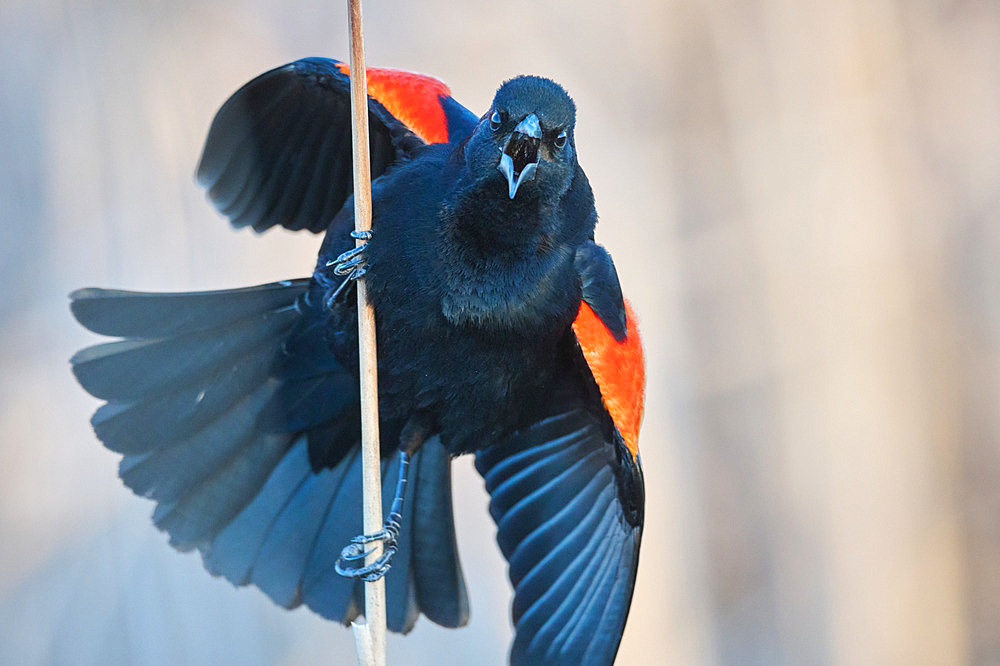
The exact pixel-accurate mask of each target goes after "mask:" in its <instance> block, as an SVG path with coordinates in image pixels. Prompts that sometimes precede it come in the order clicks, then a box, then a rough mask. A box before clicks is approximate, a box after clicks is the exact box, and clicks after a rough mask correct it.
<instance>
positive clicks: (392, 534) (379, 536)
mask: <svg viewBox="0 0 1000 666" xmlns="http://www.w3.org/2000/svg"><path fill="white" fill-rule="evenodd" d="M409 467H410V454H409V453H407V452H406V451H400V452H399V476H398V477H397V479H396V493H395V495H393V497H392V507H391V508H390V510H389V515H388V516H386V519H385V523H384V524H383V526H382V529H381V530H379V531H378V532H376V533H375V534H362V535H359V536H356V537H354V538H353V539H351V543H349V544H348V545H347V546H345V547H344V549H343V550H342V551H340V557H339V558H337V562H336V563H335V564H334V568H335V569H336V570H337V573H338V574H340V575H341V576H346V577H347V578H360V579H361V580H364V581H367V582H371V581H373V580H378V579H379V578H381V577H382V576H384V575H385V574H386V573H388V571H389V567H390V566H392V565H391V564H390V560H392V556H393V555H394V554H395V553H396V548H397V539H398V538H399V529H400V527H401V521H402V520H403V495H404V491H405V490H406V474H407V471H408V470H409ZM374 541H381V542H382V555H381V556H380V557H379V558H378V559H377V560H375V561H374V562H372V563H371V564H368V565H366V566H363V567H348V566H346V565H345V564H343V563H344V562H356V561H358V560H361V561H364V559H365V558H366V557H368V555H370V554H371V552H372V551H371V550H365V545H367V544H369V543H372V542H374Z"/></svg>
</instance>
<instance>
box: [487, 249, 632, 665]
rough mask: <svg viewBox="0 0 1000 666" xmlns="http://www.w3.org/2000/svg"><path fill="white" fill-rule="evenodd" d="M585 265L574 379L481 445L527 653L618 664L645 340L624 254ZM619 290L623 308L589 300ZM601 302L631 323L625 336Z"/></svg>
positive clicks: (573, 344)
mask: <svg viewBox="0 0 1000 666" xmlns="http://www.w3.org/2000/svg"><path fill="white" fill-rule="evenodd" d="M594 247H596V248H598V250H600V252H603V250H602V249H600V248H599V246H596V245H595V246H594ZM596 265H597V266H598V267H600V266H602V265H603V263H602V262H597V264H596ZM588 270H590V269H588ZM602 275H603V277H602ZM610 276H614V281H613V282H614V284H613V285H610V284H609V279H610ZM583 277H584V280H583V281H584V285H585V288H584V302H582V303H581V307H580V314H579V316H578V318H577V320H576V322H575V323H574V325H573V334H572V335H568V336H567V339H566V343H565V345H564V354H565V356H566V359H567V360H566V361H565V364H564V368H563V369H564V372H563V373H561V374H560V376H561V377H564V379H563V380H562V381H561V383H560V385H559V386H558V387H557V389H556V390H555V391H554V392H553V394H552V396H551V400H550V401H549V402H548V404H546V405H545V406H544V407H542V408H541V410H540V412H541V414H540V416H539V417H538V418H536V419H534V420H533V422H532V423H531V424H530V425H529V426H527V427H525V428H522V429H520V430H519V431H518V432H516V433H515V434H513V435H512V436H511V437H509V438H508V439H506V440H504V441H501V442H497V443H496V444H495V445H493V446H491V447H490V448H488V449H486V450H484V451H482V452H480V453H478V454H477V456H476V468H477V469H478V470H479V472H480V474H482V475H483V478H484V480H485V482H486V488H487V490H488V492H489V493H490V513H491V514H492V516H493V519H494V520H495V521H496V523H497V541H498V543H499V544H500V549H501V551H502V552H503V554H504V557H505V558H506V559H507V562H508V563H509V565H510V568H509V575H510V580H511V583H512V584H513V586H514V603H513V609H512V617H513V621H514V626H515V630H516V636H515V639H514V644H513V646H512V647H511V655H510V660H511V663H512V664H515V665H518V664H566V665H569V664H573V665H577V664H595V665H596V664H611V663H612V662H613V661H614V658H615V654H616V653H617V651H618V644H619V643H620V641H621V636H622V631H623V630H624V628H625V621H626V619H627V617H628V610H629V604H630V603H631V600H632V589H633V586H634V584H635V575H636V568H637V566H638V558H639V543H640V540H641V537H642V523H643V507H644V503H645V494H644V486H643V476H642V466H641V464H640V460H639V456H638V448H637V445H636V442H637V439H636V438H637V435H638V426H639V420H640V419H641V416H642V400H643V395H642V391H643V384H644V370H643V359H642V346H641V343H640V341H639V334H638V331H637V329H636V325H635V320H634V317H633V316H632V313H631V311H630V310H629V308H628V306H627V305H626V303H625V302H624V300H623V299H621V292H620V289H619V288H618V284H617V276H616V274H615V273H614V267H613V265H611V271H610V273H609V272H608V271H606V270H603V269H602V270H600V271H594V270H590V273H589V276H583ZM588 277H589V278H592V279H591V287H590V288H589V289H588V288H587V286H586V285H587V281H588ZM595 289H597V291H594V290H595ZM615 291H617V293H618V298H617V303H618V305H617V309H619V310H620V312H615V310H616V308H614V307H611V306H610V305H609V304H610V303H611V302H612V301H614V300H615V299H613V298H611V297H608V298H606V299H597V300H595V303H596V305H595V306H591V305H590V304H589V303H588V302H587V298H588V295H589V296H591V297H594V296H595V294H604V295H605V296H607V295H608V294H609V293H613V292H615ZM595 308H596V310H595ZM596 311H600V312H602V313H603V314H604V316H606V317H608V318H609V320H610V321H612V322H617V321H620V322H621V323H622V324H623V329H624V331H623V332H622V335H621V336H620V339H619V337H616V335H615V333H614V332H613V330H614V329H613V326H614V323H612V325H611V326H610V327H609V326H608V325H607V324H605V323H604V321H602V318H601V317H600V316H598V315H597V314H595V312H596ZM619 315H620V316H619Z"/></svg>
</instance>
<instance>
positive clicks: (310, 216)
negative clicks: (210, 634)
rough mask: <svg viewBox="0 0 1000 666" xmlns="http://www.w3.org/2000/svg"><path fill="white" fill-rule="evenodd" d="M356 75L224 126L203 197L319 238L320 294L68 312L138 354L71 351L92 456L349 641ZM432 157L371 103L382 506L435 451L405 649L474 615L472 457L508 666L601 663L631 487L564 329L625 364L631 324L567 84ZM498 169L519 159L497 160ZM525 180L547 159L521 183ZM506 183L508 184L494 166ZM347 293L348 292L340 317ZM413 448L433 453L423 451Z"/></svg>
mask: <svg viewBox="0 0 1000 666" xmlns="http://www.w3.org/2000/svg"><path fill="white" fill-rule="evenodd" d="M347 90H348V88H347V77H346V75H345V74H344V73H343V72H342V71H341V69H340V68H339V67H337V63H335V61H329V60H324V59H318V58H311V59H307V60H303V61H298V62H296V63H292V64H290V65H286V66H284V67H281V68H278V69H276V70H273V71H271V72H268V73H266V74H263V75H262V76H260V77H258V78H257V79H255V80H254V81H251V82H250V83H248V84H247V85H245V86H244V87H243V88H241V89H240V90H239V91H238V92H237V93H235V94H234V95H233V96H232V97H231V98H230V99H229V101H227V102H226V103H225V105H223V107H222V108H221V109H220V111H219V113H218V115H217V116H216V118H215V120H214V122H213V123H212V127H211V130H210V132H209V136H208V139H207V142H206V147H205V151H204V155H203V157H202V160H201V164H200V166H199V169H198V178H199V181H200V182H201V183H202V184H203V185H204V186H205V187H206V188H207V189H208V195H209V198H210V199H211V201H212V202H213V203H214V204H215V205H216V206H217V207H218V209H219V210H220V211H221V212H222V213H223V214H225V215H226V216H227V217H229V218H230V220H231V221H232V223H233V224H234V225H235V226H238V227H240V226H250V227H252V228H254V229H255V230H258V231H261V230H264V229H267V228H269V227H272V226H276V225H281V226H285V227H287V228H289V229H309V230H311V231H314V232H318V231H324V230H325V231H326V237H325V240H324V241H323V244H322V247H321V249H320V253H319V258H318V260H317V264H316V269H315V271H314V274H313V276H312V278H308V279H301V280H292V281H285V282H281V283H276V284H271V285H262V286H259V287H252V288H249V289H239V290H230V291H223V292H204V293H193V294H137V293H129V292H122V291H111V290H100V289H84V290H80V291H78V292H75V293H74V294H73V295H72V310H73V314H74V315H75V316H76V317H77V319H78V320H79V321H80V322H81V323H82V324H83V325H84V326H86V327H87V328H89V329H91V330H93V331H95V332H98V333H101V334H104V335H109V336H115V337H120V338H123V339H122V340H120V341H117V342H111V343H107V344H104V345H98V346H95V347H91V348H88V349H85V350H82V351H81V352H79V353H78V354H77V355H76V356H74V358H73V360H72V362H73V370H74V373H75V374H76V376H77V378H78V379H79V381H80V383H81V384H82V385H83V387H84V388H85V389H86V390H87V391H89V392H90V393H92V394H93V395H95V396H97V397H99V398H102V399H104V400H107V401H108V404H107V405H105V406H103V407H101V408H100V409H99V410H98V411H97V413H96V414H95V415H94V419H93V424H94V428H95V431H96V432H97V434H98V436H99V437H100V438H101V439H102V441H104V443H105V444H106V445H107V446H108V447H109V448H111V449H113V450H115V451H118V452H120V453H122V454H124V456H125V457H124V459H123V460H122V465H121V476H122V479H123V480H124V482H125V483H126V484H127V485H128V486H129V487H130V488H132V489H133V490H134V491H135V492H137V493H139V494H141V495H145V496H147V497H150V498H152V499H153V500H155V501H156V502H157V508H156V511H155V513H154V522H155V523H156V525H157V526H158V527H160V528H161V529H163V530H165V531H167V532H168V533H169V534H170V538H171V543H172V544H173V545H174V546H175V547H177V548H180V549H190V548H197V549H199V550H200V551H201V552H202V555H203V557H204V561H205V566H206V567H207V568H208V570H209V571H211V572H212V573H213V574H216V575H222V576H225V577H226V578H227V579H229V580H230V581H232V582H233V583H234V584H237V585H244V584H254V585H256V586H258V587H259V588H260V589H261V590H263V591H264V592H265V593H267V594H268V595H269V596H270V597H271V598H272V599H273V600H274V601H275V602H276V603H278V604H280V605H283V606H286V607H294V606H297V605H299V604H303V603H304V604H306V605H308V606H309V607H310V608H312V609H313V610H315V611H316V612H318V613H320V614H321V615H323V616H324V617H328V618H331V619H335V620H338V621H342V622H348V621H350V620H351V619H353V618H354V617H355V616H356V615H357V614H358V612H359V611H360V609H361V596H360V595H361V587H360V583H358V582H357V581H355V580H351V579H347V578H343V577H340V576H338V575H337V574H336V573H335V572H334V567H333V563H334V560H335V559H336V557H337V554H338V553H339V551H340V549H341V547H343V546H344V545H345V544H346V543H347V541H348V540H349V538H350V537H351V536H353V535H355V534H358V533H360V531H361V510H360V506H361V490H360V456H359V454H358V441H359V427H358V413H359V410H360V404H359V398H358V392H357V329H356V325H357V324H356V317H357V313H356V303H355V299H354V297H353V292H347V291H345V292H344V293H343V294H341V296H339V297H337V298H333V299H331V294H332V293H333V291H334V290H335V289H336V287H338V286H339V285H340V283H341V281H342V280H343V278H342V277H340V276H338V275H336V274H335V273H334V272H333V264H334V263H335V261H336V259H337V257H338V256H339V255H340V254H341V253H343V252H344V251H346V250H348V249H349V248H351V247H353V243H354V241H353V239H351V238H350V235H349V234H350V231H351V230H352V229H353V226H354V223H353V208H352V201H351V198H350V197H351V177H350V122H349V98H348V95H347ZM438 102H439V104H440V109H441V111H442V113H443V115H444V119H445V121H446V126H447V130H448V140H447V142H442V143H436V144H425V143H424V141H423V140H422V139H421V138H420V137H419V136H418V134H417V133H416V132H415V131H413V130H412V129H411V128H410V127H408V126H407V125H405V124H404V123H403V122H401V121H400V120H398V119H397V118H396V117H395V116H394V115H393V114H392V113H390V112H389V111H388V110H387V109H386V107H385V106H383V104H382V103H381V102H380V101H378V100H376V99H370V101H369V121H370V124H371V127H372V138H371V148H372V175H373V177H374V178H375V180H374V182H373V186H372V195H373V223H372V226H373V230H374V237H373V238H372V240H371V241H370V242H369V243H368V245H367V247H366V250H365V259H366V261H367V264H368V273H367V275H366V276H365V278H364V279H365V280H366V281H367V284H368V288H369V292H370V294H371V299H372V301H373V304H374V306H375V310H376V316H377V330H378V342H379V387H380V397H379V399H380V414H379V415H380V421H381V431H382V453H383V456H384V458H383V470H382V471H383V475H384V479H385V481H384V485H385V487H384V488H383V497H384V504H385V506H384V507H383V508H384V509H385V510H386V511H388V509H389V503H390V502H391V499H392V487H393V485H394V483H395V476H396V470H397V469H398V465H399V460H398V458H397V457H396V456H394V455H391V454H392V453H393V452H394V451H395V450H396V449H398V448H399V447H400V439H401V437H402V436H403V433H404V432H405V433H407V436H411V435H412V434H413V433H414V432H417V433H418V434H419V435H420V439H421V440H422V441H423V443H422V445H421V446H420V447H419V448H418V449H417V450H416V451H415V453H414V456H413V460H412V463H411V468H410V481H409V483H408V485H407V487H406V494H405V501H404V516H403V525H402V530H401V534H400V539H399V544H398V551H397V553H396V555H395V557H394V559H393V562H392V564H393V566H392V569H391V570H390V571H389V573H388V576H387V579H386V585H387V594H388V602H389V615H388V619H389V627H390V628H391V629H392V630H394V631H402V632H405V631H408V630H409V629H410V628H412V626H413V624H414V622H415V621H416V619H417V617H418V615H419V614H420V613H423V614H424V615H426V616H427V617H429V618H430V619H431V620H433V621H434V622H437V623H439V624H442V625H444V626H450V627H454V626H460V625H462V624H464V623H465V622H466V621H467V619H468V600H467V595H466V592H465V583H464V580H463V575H462V570H461V566H460V564H459V560H458V551H457V545H456V537H455V533H454V522H453V518H452V510H451V485H450V472H449V469H450V458H451V456H453V455H457V454H461V453H467V452H477V453H476V456H477V458H476V467H477V469H478V470H479V471H480V473H481V474H483V476H484V479H485V480H486V486H487V490H488V491H489V492H490V494H491V496H492V500H491V505H490V511H491V513H492V515H493V518H494V519H495V520H496V522H497V525H498V542H499V544H500V547H501V550H502V551H503V553H504V556H505V557H506V558H507V559H508V561H509V563H510V576H511V582H512V583H513V585H514V588H515V598H514V606H513V619H514V623H515V625H516V628H517V637H516V640H515V642H514V646H513V648H512V651H511V661H512V662H513V663H517V664H529V663H530V664H536V663H553V664H579V663H594V664H601V663H610V662H611V661H613V659H614V655H615V653H616V651H617V647H618V642H619V641H620V638H621V632H622V629H623V627H624V623H625V618H626V616H627V613H628V606H629V602H630V599H631V593H632V585H633V583H634V579H635V569H636V565H637V559H638V548H639V540H640V535H641V528H642V475H641V468H640V467H639V463H638V460H637V459H634V458H633V456H632V453H631V452H630V451H629V450H628V449H627V447H626V445H625V443H624V442H623V440H622V437H621V436H620V435H619V432H618V430H617V428H616V424H615V422H614V420H613V418H612V417H611V415H610V414H609V412H608V411H607V409H606V407H605V405H604V403H603V402H602V395H601V391H600V388H599V387H598V385H597V383H596V382H595V379H594V377H593V376H591V373H590V370H589V368H588V365H587V362H586V361H585V360H584V357H583V355H582V353H581V349H580V346H579V344H578V341H577V339H576V337H575V335H574V332H573V329H572V328H571V324H572V323H573V321H574V318H575V317H576V315H577V312H578V310H579V309H580V304H581V301H585V302H586V303H588V304H589V305H590V306H591V308H593V310H594V312H595V313H596V314H597V316H598V317H599V318H600V320H601V321H602V322H604V325H605V326H607V328H608V330H609V331H610V332H611V334H612V335H613V336H614V338H615V339H617V340H619V341H621V340H624V339H625V336H626V315H625V308H624V304H623V301H622V296H621V289H620V287H619V285H618V278H617V274H616V272H615V269H614V264H613V263H612V262H611V258H610V256H609V255H608V254H607V253H606V252H605V251H604V250H603V248H601V247H600V246H599V245H597V244H596V243H594V240H593V237H594V226H595V224H596V222H597V215H596V212H595V209H594V201H593V195H592V193H591V190H590V186H589V184H588V182H587V179H586V176H585V175H584V172H583V170H582V169H581V167H580V166H579V162H578V160H577V155H576V145H575V140H574V137H573V130H574V125H575V114H576V110H575V106H574V104H573V102H572V100H571V99H570V98H569V96H568V95H567V94H566V93H565V91H563V89H562V88H561V87H559V86H558V85H557V84H555V83H553V82H551V81H549V80H547V79H542V78H538V77H519V78H516V79H513V80H511V81H508V82H507V83H505V84H504V85H503V86H502V87H501V88H500V89H499V91H498V92H497V95H496V97H495V99H494V102H493V104H492V105H491V108H490V110H489V111H488V112H487V113H486V114H485V115H484V116H483V118H481V119H476V117H475V116H473V115H472V114H471V113H470V112H468V111H467V110H466V109H464V108H463V107H462V106H461V105H459V104H458V103H457V102H455V101H454V100H453V99H451V97H450V96H447V95H439V96H438ZM504 159H506V160H507V164H506V165H505V164H504ZM532 160H535V161H534V162H532ZM505 169H506V170H505ZM348 293H350V295H349V296H348V295H345V294H348ZM418 443H419V442H418Z"/></svg>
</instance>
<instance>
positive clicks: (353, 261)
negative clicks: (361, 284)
mask: <svg viewBox="0 0 1000 666" xmlns="http://www.w3.org/2000/svg"><path fill="white" fill-rule="evenodd" d="M351 238H354V239H355V240H361V241H365V242H364V243H362V244H361V245H359V246H357V247H355V248H352V249H350V250H348V251H347V252H343V253H341V254H340V256H338V257H337V258H336V259H333V260H332V261H327V262H326V268H328V269H329V268H332V269H333V274H334V275H339V276H341V277H343V278H344V279H343V280H342V281H341V282H340V284H339V285H338V286H337V288H336V289H334V290H333V291H331V292H330V293H329V294H328V295H327V297H326V298H325V299H324V304H325V305H326V307H327V308H332V307H333V303H334V301H336V300H337V297H338V296H340V294H341V292H342V291H344V288H345V287H347V286H348V285H349V284H351V283H352V282H354V281H355V280H357V279H358V278H361V277H364V275H365V274H366V273H367V272H368V257H367V256H366V253H365V250H366V249H367V247H368V241H370V240H371V239H372V232H371V231H357V230H355V231H352V232H351ZM326 281H327V282H329V279H327V280H326Z"/></svg>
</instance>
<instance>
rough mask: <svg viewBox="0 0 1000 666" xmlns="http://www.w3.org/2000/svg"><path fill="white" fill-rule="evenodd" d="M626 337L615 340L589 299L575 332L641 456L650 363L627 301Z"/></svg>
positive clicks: (611, 409)
mask: <svg viewBox="0 0 1000 666" xmlns="http://www.w3.org/2000/svg"><path fill="white" fill-rule="evenodd" d="M625 318H626V322H627V328H626V335H625V339H624V340H623V341H622V342H618V341H617V340H615V336H614V335H612V334H611V331H609V330H608V327H607V326H605V325H604V322H602V321H601V319H600V318H599V317H598V316H597V315H596V314H595V313H594V311H593V310H592V309H591V307H590V306H589V305H587V303H586V302H585V301H581V302H580V311H579V312H578V313H577V315H576V320H575V321H574V322H573V332H574V333H575V334H576V339H577V341H578V342H579V343H580V349H581V350H583V357H584V358H585V359H586V360H587V365H588V366H589V367H590V372H591V374H593V375H594V380H595V381H596V382H597V386H598V388H599V389H600V390H601V399H602V400H603V401H604V408H605V409H607V410H608V414H610V415H611V420H612V421H614V423H615V427H617V428H618V432H619V433H620V434H621V436H622V439H623V440H625V446H627V447H628V450H629V452H630V453H631V454H632V457H633V458H635V457H636V456H638V455H639V424H640V423H641V422H642V410H643V403H644V400H645V391H646V362H645V359H644V358H643V353H642V341H641V340H640V339H639V329H638V327H637V326H636V322H635V315H634V314H633V312H632V306H631V305H629V302H628V301H625Z"/></svg>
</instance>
